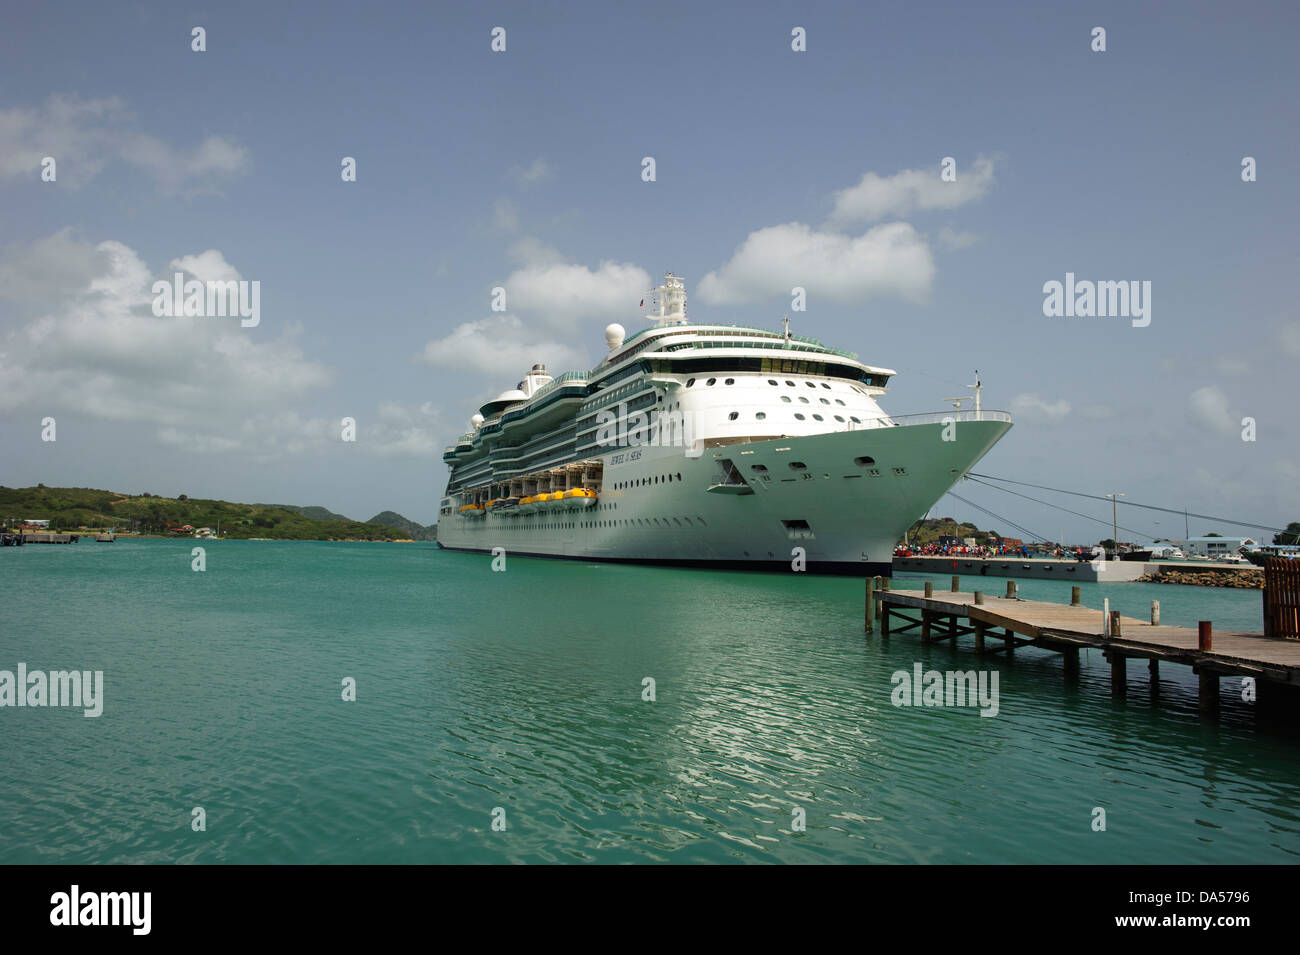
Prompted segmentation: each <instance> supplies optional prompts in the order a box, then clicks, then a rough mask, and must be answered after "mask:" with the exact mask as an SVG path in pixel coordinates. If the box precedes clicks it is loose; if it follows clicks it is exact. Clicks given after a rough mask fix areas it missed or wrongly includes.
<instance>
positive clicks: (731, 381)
mask: <svg viewBox="0 0 1300 955" xmlns="http://www.w3.org/2000/svg"><path fill="white" fill-rule="evenodd" d="M717 383H718V379H716V378H710V379H709V380H708V381H706V382H705V384H706V385H716V384H717ZM735 383H736V379H735V378H728V379H726V380H725V381H723V384H724V385H734V384H735ZM767 383H768V384H769V385H775V384H777V381H776V379H775V378H769V379H767ZM785 383H786V384H787V385H789V386H790V387H791V388H793V387H795V383H794V382H793V381H791V380H790V379H788V378H787V379H786V381H785ZM804 384H805V385H807V386H808V387H809V388H816V387H817V382H813V381H805V382H804ZM694 386H695V379H694V378H688V379H686V387H687V388H692V387H694ZM821 386H822V387H823V388H825V389H826V390H827V391H830V390H831V386H830V385H828V384H826V382H824V381H823V382H821ZM840 404H843V402H840Z"/></svg>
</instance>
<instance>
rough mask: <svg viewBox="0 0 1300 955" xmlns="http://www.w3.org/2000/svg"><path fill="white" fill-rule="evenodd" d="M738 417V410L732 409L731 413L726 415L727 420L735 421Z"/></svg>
mask: <svg viewBox="0 0 1300 955" xmlns="http://www.w3.org/2000/svg"><path fill="white" fill-rule="evenodd" d="M739 417H740V412H739V411H733V412H732V413H731V414H729V415H727V420H728V421H735V420H736V419H737V418H739Z"/></svg>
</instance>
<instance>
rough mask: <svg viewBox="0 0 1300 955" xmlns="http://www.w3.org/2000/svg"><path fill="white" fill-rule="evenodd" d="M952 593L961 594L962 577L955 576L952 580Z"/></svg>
mask: <svg viewBox="0 0 1300 955" xmlns="http://www.w3.org/2000/svg"><path fill="white" fill-rule="evenodd" d="M952 592H953V593H960V592H961V578H960V577H957V576H954V577H953V578H952Z"/></svg>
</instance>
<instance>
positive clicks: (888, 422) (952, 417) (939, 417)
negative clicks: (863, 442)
mask: <svg viewBox="0 0 1300 955" xmlns="http://www.w3.org/2000/svg"><path fill="white" fill-rule="evenodd" d="M950 421H957V422H961V421H1005V422H1007V423H1008V424H1010V423H1011V412H1010V411H983V410H980V411H956V410H953V411H931V412H927V413H925V414H896V415H887V416H886V417H884V418H877V419H875V421H874V422H867V423H866V427H872V426H873V425H874V427H877V428H888V427H903V426H910V425H918V424H947V423H948V422H950Z"/></svg>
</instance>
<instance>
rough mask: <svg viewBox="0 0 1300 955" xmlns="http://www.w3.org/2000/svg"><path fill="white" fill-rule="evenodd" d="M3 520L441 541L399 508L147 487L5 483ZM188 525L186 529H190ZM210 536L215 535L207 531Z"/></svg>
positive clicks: (194, 533)
mask: <svg viewBox="0 0 1300 955" xmlns="http://www.w3.org/2000/svg"><path fill="white" fill-rule="evenodd" d="M0 520H3V521H5V522H7V524H8V525H9V526H11V527H13V526H16V525H18V524H21V523H22V522H23V521H26V520H41V521H49V522H50V524H49V528H48V530H50V531H55V532H64V533H76V534H91V533H94V532H96V531H99V530H114V531H115V532H116V533H117V534H119V535H120V536H122V537H157V538H176V537H179V538H183V539H199V540H203V539H205V536H203V535H199V534H198V532H199V531H200V530H201V529H206V530H209V531H210V532H211V534H212V535H214V536H215V535H216V534H217V532H218V529H219V530H220V539H222V540H314V541H340V542H347V541H352V542H369V543H413V542H415V541H431V540H437V525H430V526H429V527H425V526H423V525H421V524H417V523H416V522H414V521H411V520H408V519H407V518H405V517H403V516H402V515H401V514H398V513H397V512H395V511H382V512H381V513H379V514H376V515H375V516H374V517H372V518H371V519H370V520H368V521H354V520H352V519H351V518H348V517H346V516H344V515H342V514H336V513H334V512H333V511H330V510H327V509H326V508H323V507H300V506H297V505H293V504H240V503H235V502H232V501H220V500H210V499H206V498H191V497H189V496H188V495H186V494H180V495H178V496H176V497H174V498H172V497H163V496H160V495H156V494H153V493H149V492H144V493H140V494H124V493H119V492H115V491H105V490H99V489H97V488H68V487H46V486H45V485H43V484H38V485H37V486H36V487H25V488H11V487H4V486H0ZM186 528H188V530H187V529H186ZM206 539H212V538H211V537H207V538H206Z"/></svg>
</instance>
